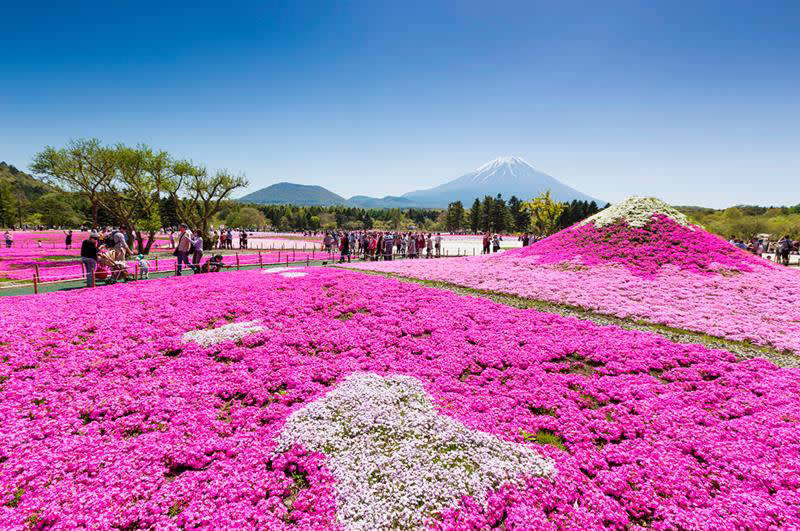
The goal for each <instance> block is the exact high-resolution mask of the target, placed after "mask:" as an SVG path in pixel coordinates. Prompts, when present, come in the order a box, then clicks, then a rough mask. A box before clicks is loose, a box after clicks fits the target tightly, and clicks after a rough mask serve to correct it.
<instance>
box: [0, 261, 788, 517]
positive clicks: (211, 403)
mask: <svg viewBox="0 0 800 531" xmlns="http://www.w3.org/2000/svg"><path fill="white" fill-rule="evenodd" d="M307 271H308V275H307V276H305V277H302V278H292V279H288V278H284V277H281V276H280V275H262V274H261V273H260V272H258V271H241V272H233V273H228V274H226V276H225V288H226V289H225V290H220V289H219V278H220V276H219V275H197V276H190V277H182V278H175V277H172V278H167V279H160V280H154V281H150V282H140V283H135V284H126V285H121V284H118V285H115V286H111V287H108V288H103V289H94V290H78V291H71V292H58V293H50V294H46V295H39V296H26V297H13V298H12V297H6V298H3V299H0V313H1V314H2V315H3V319H2V320H0V360H2V362H1V363H0V418H2V419H3V422H2V423H0V528H20V527H23V526H30V527H36V526H40V527H48V526H50V527H53V528H57V529H71V528H75V527H80V526H87V527H94V528H123V529H133V528H140V529H144V528H151V527H157V528H160V529H177V528H179V527H187V528H188V527H195V526H206V527H216V528H254V527H260V528H268V529H281V528H284V527H287V526H296V527H299V528H304V529H308V528H330V527H336V526H337V525H338V522H339V520H337V519H338V511H339V510H341V509H342V508H345V507H351V506H353V504H354V503H359V502H358V500H353V499H351V498H349V497H348V496H350V495H352V496H360V493H358V492H357V493H353V492H352V491H351V490H347V491H342V490H341V489H339V481H338V480H337V479H336V478H335V476H334V473H333V472H334V470H336V471H337V473H338V470H339V469H336V467H335V466H334V462H333V460H334V459H335V456H336V452H335V451H334V452H331V455H330V456H328V455H326V453H325V451H326V449H325V448H324V447H323V448H322V452H318V451H312V450H310V449H309V448H307V447H304V446H303V445H302V444H296V445H293V446H292V447H291V448H290V449H289V450H288V451H286V452H283V451H282V448H279V446H278V443H279V441H281V440H282V439H281V436H282V435H281V434H283V433H296V432H294V431H292V425H291V424H289V425H287V421H288V419H289V418H290V417H291V415H292V414H293V413H295V412H298V411H301V410H303V408H306V407H308V406H309V404H314V403H318V401H319V400H321V399H324V397H325V396H326V394H327V393H329V392H330V391H332V390H334V389H337V388H340V387H339V386H341V385H342V384H343V383H344V382H346V381H347V378H348V377H349V376H350V375H352V374H353V373H359V372H369V373H374V374H376V375H379V376H381V377H384V378H395V377H396V375H405V376H409V377H412V378H414V379H415V380H416V381H418V382H419V383H420V385H421V386H422V387H423V388H424V389H425V392H426V393H427V394H428V395H430V397H431V399H432V401H433V405H434V407H435V409H436V411H437V413H438V415H440V416H442V417H449V418H451V419H453V421H457V422H458V423H460V424H461V425H463V426H465V427H466V428H468V429H469V430H471V431H475V432H482V433H485V434H491V435H492V436H494V437H496V438H498V439H500V440H503V441H507V442H509V443H515V444H517V445H523V446H527V447H529V448H530V449H531V450H533V451H535V452H536V453H537V454H540V455H543V456H546V457H548V458H549V459H552V462H553V463H554V466H555V468H556V474H555V475H554V476H552V479H550V478H549V477H538V476H537V475H536V474H535V473H533V474H530V475H526V474H522V475H521V476H520V477H519V478H518V479H517V480H514V481H508V482H506V483H503V484H502V485H501V486H500V487H499V488H493V489H491V490H490V491H489V492H485V493H483V494H480V493H475V496H468V497H464V498H461V499H460V500H459V502H458V503H457V504H454V505H453V506H451V507H449V508H447V509H444V510H442V511H441V513H440V514H438V515H434V516H433V517H432V519H431V520H430V521H429V522H428V525H429V526H432V527H439V528H458V529H469V528H473V529H486V528H490V527H505V528H506V529H513V528H519V529H531V528H537V529H548V528H552V529H555V528H571V529H599V528H617V529H622V528H625V527H626V526H627V527H635V526H643V527H651V528H653V529H676V528H682V529H742V528H758V529H764V528H768V527H770V526H773V527H777V526H784V527H786V528H793V527H797V526H798V525H800V488H799V487H800V429H798V426H800V378H799V377H798V376H800V372H798V371H797V370H790V369H778V368H776V367H775V366H773V365H772V364H770V363H768V362H765V361H763V360H753V361H747V362H741V363H737V362H736V361H735V359H734V357H733V356H732V355H731V354H729V353H727V352H725V351H719V350H708V349H706V348H705V347H702V346H699V345H685V344H675V343H672V342H670V341H668V340H666V339H664V338H662V337H660V336H655V335H651V334H645V333H641V332H631V331H625V330H621V329H619V328H616V327H610V326H606V327H601V326H597V325H594V324H592V323H589V322H585V321H580V320H577V319H572V318H564V317H560V316H556V315H551V314H544V313H539V312H535V311H532V310H519V309H514V308H510V307H507V306H502V305H499V304H495V303H491V302H488V301H486V300H485V299H478V298H472V297H463V296H458V295H455V294H453V293H450V292H447V291H441V290H435V289H432V288H426V287H423V286H418V285H414V284H409V283H401V282H398V281H394V280H391V279H386V278H382V277H376V276H373V275H364V274H361V273H356V272H349V271H337V270H330V269H320V268H310V269H307ZM187 294H191V296H187ZM376 295H378V296H376ZM252 321H259V322H260V325H259V326H263V327H264V330H263V331H260V332H255V333H252V334H248V335H246V336H244V337H241V338H240V339H238V340H235V341H223V342H221V343H217V344H214V345H211V346H208V347H204V346H202V345H199V344H197V343H196V342H194V341H188V342H186V341H184V340H183V339H182V336H183V334H185V333H186V332H189V331H192V330H203V329H207V328H218V327H221V326H224V325H225V324H227V323H241V322H252ZM287 426H288V429H289V431H285V430H287ZM329 429H335V427H332V426H329ZM429 435H430V436H434V434H429ZM297 440H301V439H299V438H298V439H297ZM302 440H306V439H302ZM307 444H310V445H313V440H311V441H308V442H307ZM481 464H482V465H483V466H489V465H487V464H486V463H481ZM416 479H420V478H416ZM366 488H367V487H366V486H365V490H366ZM386 488H391V485H386ZM348 493H349V494H348ZM481 496H483V500H482V499H481ZM359 499H362V498H359ZM363 500H364V503H369V498H368V497H365V498H363ZM401 503H402V502H401ZM416 510H417V508H416V507H414V506H411V504H410V502H409V505H408V507H407V511H408V512H414V511H416Z"/></svg>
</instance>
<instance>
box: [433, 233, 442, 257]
mask: <svg viewBox="0 0 800 531" xmlns="http://www.w3.org/2000/svg"><path fill="white" fill-rule="evenodd" d="M434 242H435V245H436V258H440V257H441V256H442V233H441V232H437V233H436V238H435V239H434Z"/></svg>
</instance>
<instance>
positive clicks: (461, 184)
mask: <svg viewBox="0 0 800 531" xmlns="http://www.w3.org/2000/svg"><path fill="white" fill-rule="evenodd" d="M547 190H550V194H551V196H552V197H553V199H555V200H556V201H565V202H566V201H572V200H573V199H577V200H579V201H596V202H597V203H598V205H601V206H602V205H605V204H606V202H605V201H600V200H598V199H595V198H594V197H590V196H588V195H586V194H584V193H581V192H579V191H577V190H575V189H574V188H570V187H569V186H567V185H566V184H564V183H562V182H560V181H559V180H557V179H556V178H554V177H551V176H550V175H547V174H546V173H543V172H540V171H539V170H536V169H535V168H534V167H533V166H531V165H530V164H528V163H527V162H525V161H524V160H523V159H521V158H519V157H500V158H497V159H494V160H493V161H491V162H487V163H486V164H484V165H483V166H481V167H480V168H478V169H477V170H475V171H472V172H470V173H468V174H466V175H462V176H461V177H459V178H457V179H454V180H452V181H449V182H446V183H444V184H441V185H439V186H436V187H434V188H428V189H426V190H417V191H414V192H409V193H407V194H404V195H402V196H399V197H398V196H386V197H381V198H378V197H368V196H365V195H357V196H353V197H351V198H349V199H345V198H344V197H342V196H340V195H337V194H335V193H333V192H331V191H330V190H328V189H326V188H323V187H321V186H309V185H302V184H293V183H278V184H273V185H272V186H268V187H267V188H262V189H261V190H258V191H256V192H253V193H251V194H248V195H246V196H244V197H242V198H240V199H239V201H242V202H245V203H257V204H294V205H304V206H314V205H316V206H328V205H343V206H356V207H361V208H412V207H415V208H446V207H447V205H448V204H450V203H452V202H453V201H461V202H462V203H463V204H464V207H465V208H469V207H470V206H471V205H472V202H473V201H474V200H475V199H483V197H484V196H487V195H488V196H491V197H497V194H502V195H503V198H504V199H506V200H508V199H510V198H511V196H514V195H515V196H517V198H518V199H520V200H523V201H527V200H530V199H532V198H534V197H536V196H537V195H539V194H541V193H543V192H545V191H547Z"/></svg>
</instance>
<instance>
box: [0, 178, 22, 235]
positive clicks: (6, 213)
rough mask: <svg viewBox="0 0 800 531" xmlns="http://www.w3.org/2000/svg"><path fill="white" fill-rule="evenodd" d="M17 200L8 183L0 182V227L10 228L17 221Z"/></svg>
mask: <svg viewBox="0 0 800 531" xmlns="http://www.w3.org/2000/svg"><path fill="white" fill-rule="evenodd" d="M17 214H18V211H17V200H16V198H15V197H14V190H13V189H12V188H11V183H9V182H8V181H0V226H4V227H11V226H13V225H14V221H15V220H16V219H17Z"/></svg>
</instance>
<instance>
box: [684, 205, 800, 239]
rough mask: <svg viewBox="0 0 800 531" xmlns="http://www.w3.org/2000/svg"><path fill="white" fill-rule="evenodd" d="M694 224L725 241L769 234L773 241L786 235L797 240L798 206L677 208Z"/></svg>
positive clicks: (799, 235) (798, 224) (799, 207)
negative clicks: (719, 208) (716, 208)
mask: <svg viewBox="0 0 800 531" xmlns="http://www.w3.org/2000/svg"><path fill="white" fill-rule="evenodd" d="M679 210H681V211H682V212H683V213H684V214H687V215H688V216H689V217H690V218H691V219H692V221H693V222H695V223H697V224H698V225H702V226H703V227H704V228H705V229H706V230H709V231H711V232H714V233H716V234H719V235H720V236H722V237H723V238H725V239H731V238H742V239H745V240H747V239H750V238H752V237H754V236H756V235H758V234H770V235H771V236H772V237H773V239H778V238H780V237H781V236H783V235H788V236H790V237H791V238H793V239H800V205H795V206H792V207H769V208H767V207H758V206H738V207H731V208H726V209H724V210H713V209H710V208H690V207H683V208H680V207H679Z"/></svg>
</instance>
